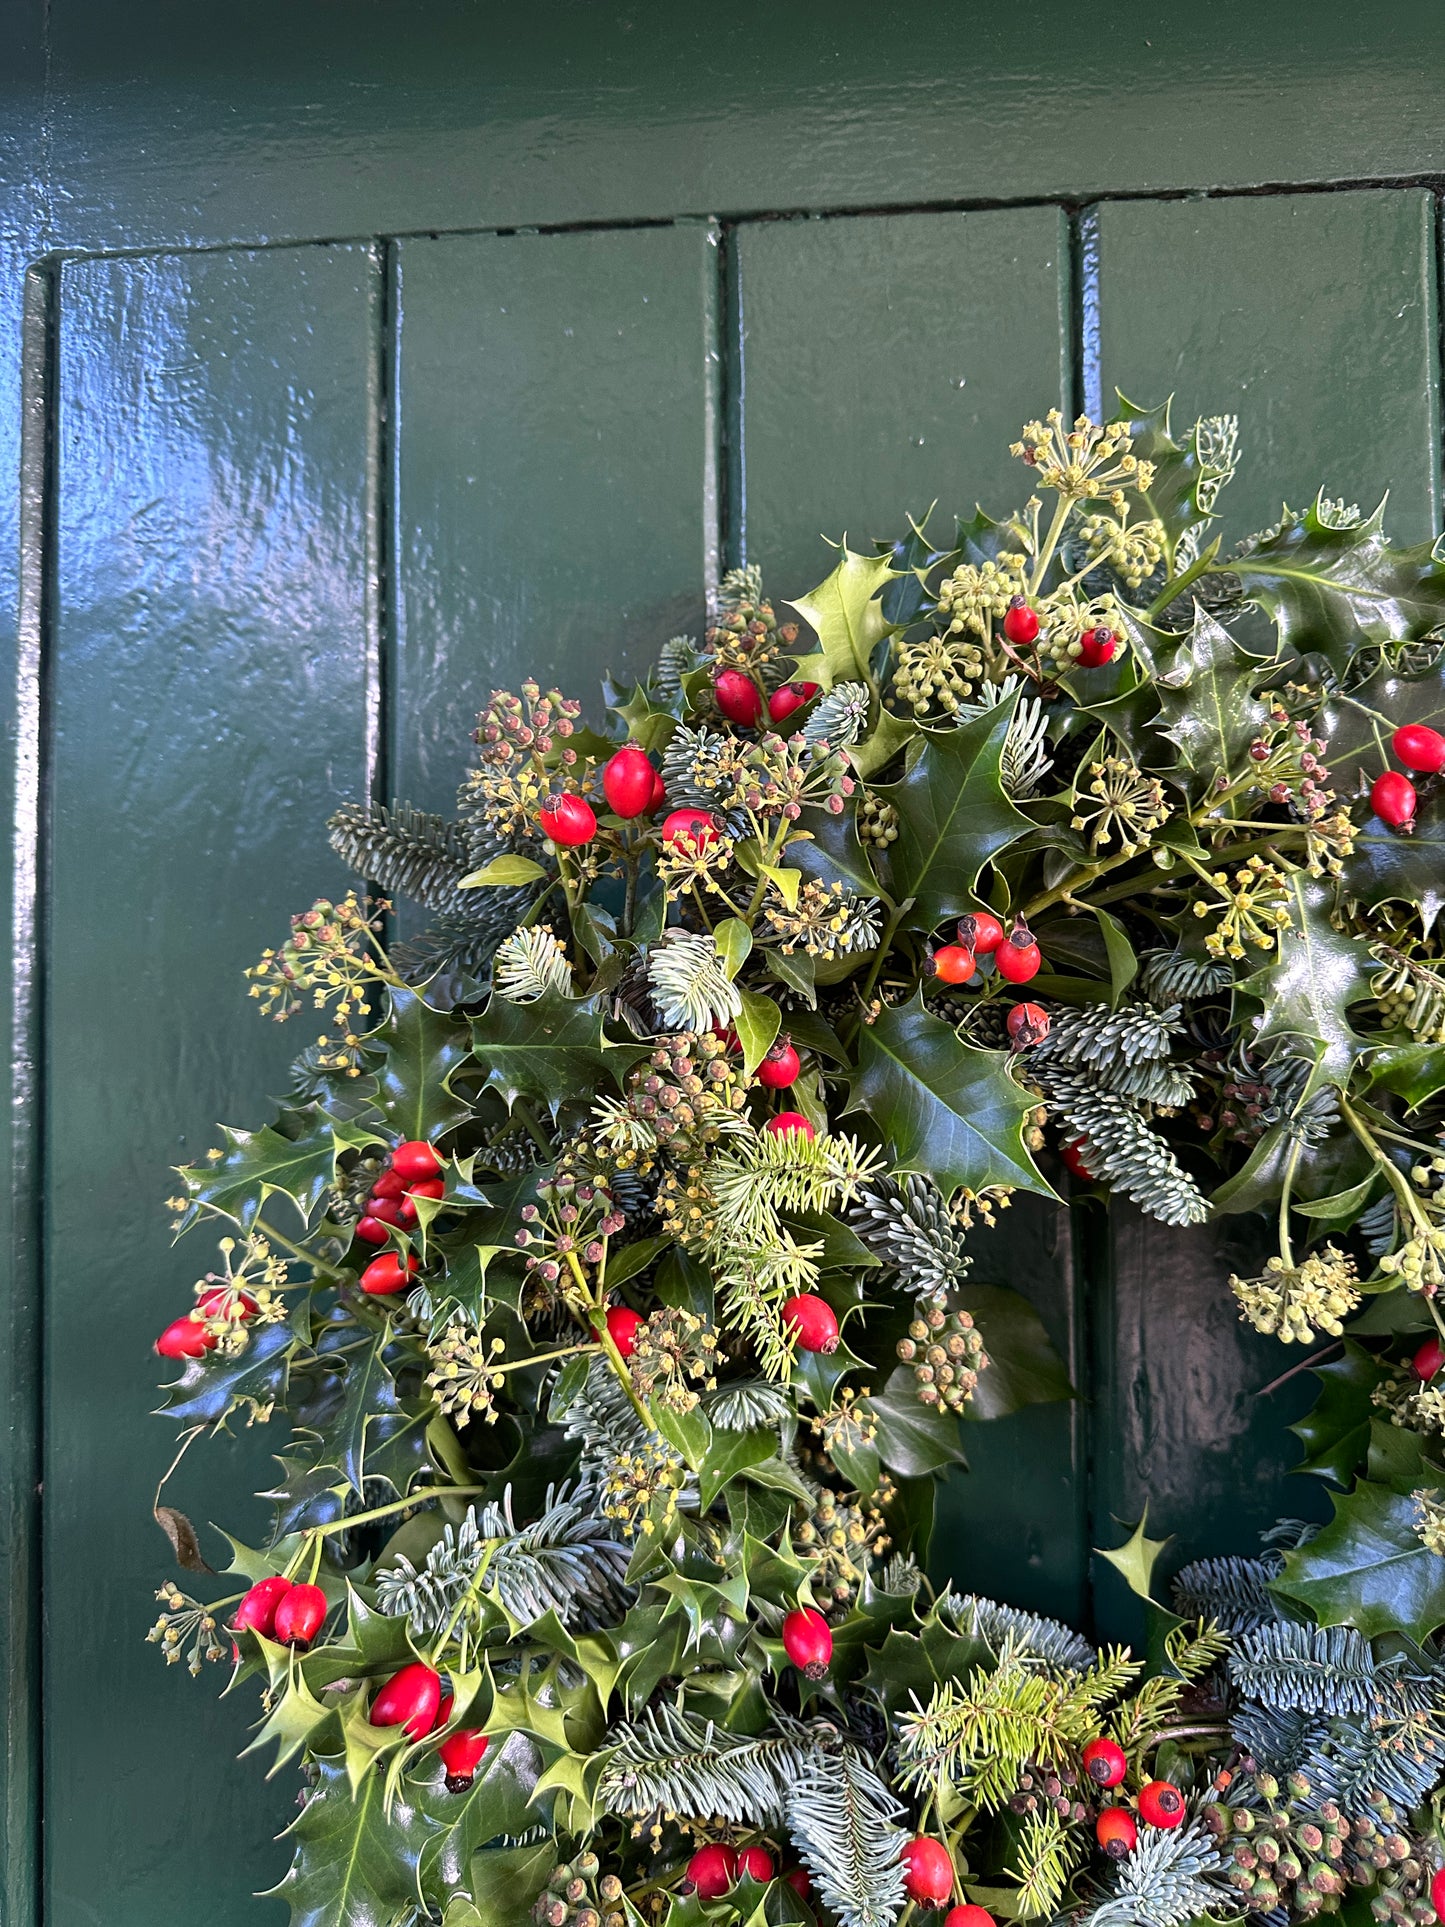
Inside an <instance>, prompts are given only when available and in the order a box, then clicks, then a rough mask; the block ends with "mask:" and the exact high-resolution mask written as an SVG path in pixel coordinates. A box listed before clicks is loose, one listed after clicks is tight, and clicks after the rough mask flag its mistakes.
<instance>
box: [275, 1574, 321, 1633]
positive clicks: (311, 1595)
mask: <svg viewBox="0 0 1445 1927" xmlns="http://www.w3.org/2000/svg"><path fill="white" fill-rule="evenodd" d="M325 1617H326V1594H325V1593H324V1592H323V1591H322V1590H321V1588H320V1586H292V1588H291V1589H290V1591H289V1592H288V1593H287V1594H286V1595H285V1597H284V1598H283V1599H282V1600H281V1601H280V1602H279V1604H278V1605H277V1607H276V1638H277V1639H278V1640H279V1642H280V1643H281V1645H283V1646H309V1645H310V1644H311V1642H312V1640H313V1639H315V1637H316V1635H317V1634H318V1633H319V1632H320V1631H321V1622H322V1621H323V1620H324V1619H325Z"/></svg>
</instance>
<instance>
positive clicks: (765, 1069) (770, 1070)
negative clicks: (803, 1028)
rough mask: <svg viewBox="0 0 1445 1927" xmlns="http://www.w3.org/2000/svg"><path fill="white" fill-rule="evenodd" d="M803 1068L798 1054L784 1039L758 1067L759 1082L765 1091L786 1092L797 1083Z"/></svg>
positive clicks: (774, 1046)
mask: <svg viewBox="0 0 1445 1927" xmlns="http://www.w3.org/2000/svg"><path fill="white" fill-rule="evenodd" d="M802 1068H803V1066H802V1063H801V1061H800V1060H799V1057H798V1053H797V1052H796V1051H795V1050H794V1049H793V1046H792V1044H791V1043H790V1041H789V1040H788V1039H787V1038H786V1037H784V1038H782V1039H781V1040H780V1042H778V1043H776V1044H774V1045H773V1048H772V1049H771V1050H770V1051H769V1052H768V1054H767V1056H766V1057H765V1058H764V1059H763V1061H762V1063H761V1064H759V1065H758V1082H759V1083H760V1084H761V1085H762V1087H763V1089H764V1090H765V1091H786V1090H788V1089H790V1088H791V1087H792V1086H793V1085H794V1084H796V1083H797V1081H798V1072H799V1071H800V1070H801V1069H802Z"/></svg>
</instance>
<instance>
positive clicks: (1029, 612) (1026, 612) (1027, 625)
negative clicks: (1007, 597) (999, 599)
mask: <svg viewBox="0 0 1445 1927" xmlns="http://www.w3.org/2000/svg"><path fill="white" fill-rule="evenodd" d="M1003 632H1004V634H1005V635H1006V636H1007V637H1008V639H1009V641H1010V642H1011V643H1013V644H1014V646H1015V647H1016V648H1020V647H1025V646H1027V645H1028V644H1029V643H1031V642H1032V641H1033V639H1034V637H1035V636H1036V635H1037V634H1038V633H1039V614H1038V610H1037V609H1031V608H1030V607H1029V605H1028V604H1027V602H1025V601H1024V599H1023V597H1022V596H1021V595H1016V596H1015V597H1014V599H1013V601H1012V602H1011V603H1010V604H1009V606H1008V608H1007V609H1006V610H1005V611H1004V619H1003Z"/></svg>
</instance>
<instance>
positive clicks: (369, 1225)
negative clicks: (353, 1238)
mask: <svg viewBox="0 0 1445 1927" xmlns="http://www.w3.org/2000/svg"><path fill="white" fill-rule="evenodd" d="M386 1230H387V1228H386V1226H385V1224H384V1223H383V1222H382V1220H381V1219H380V1218H373V1217H370V1216H367V1217H365V1218H358V1219H357V1221H356V1235H357V1237H358V1238H360V1240H361V1242H362V1243H363V1244H364V1245H384V1244H385V1243H386Z"/></svg>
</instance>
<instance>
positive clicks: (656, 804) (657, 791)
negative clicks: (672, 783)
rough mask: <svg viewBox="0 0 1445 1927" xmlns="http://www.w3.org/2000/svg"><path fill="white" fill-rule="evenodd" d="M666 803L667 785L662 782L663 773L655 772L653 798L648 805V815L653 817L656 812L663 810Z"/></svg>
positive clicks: (653, 776)
mask: <svg viewBox="0 0 1445 1927" xmlns="http://www.w3.org/2000/svg"><path fill="white" fill-rule="evenodd" d="M666 801H667V785H666V783H664V782H663V780H662V773H661V771H660V770H654V771H653V773H652V797H651V800H650V801H649V803H648V805H647V814H648V815H649V816H651V815H653V813H654V812H655V811H657V810H660V809H661V808H662V806H663V804H664V803H665V802H666Z"/></svg>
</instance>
